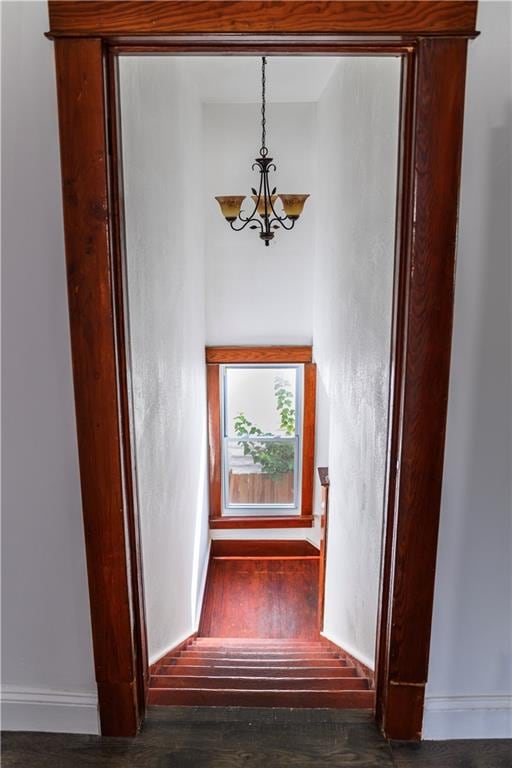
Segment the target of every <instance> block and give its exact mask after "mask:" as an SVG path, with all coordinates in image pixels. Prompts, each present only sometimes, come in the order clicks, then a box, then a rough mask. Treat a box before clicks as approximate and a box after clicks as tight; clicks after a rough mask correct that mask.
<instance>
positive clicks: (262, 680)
mask: <svg viewBox="0 0 512 768" xmlns="http://www.w3.org/2000/svg"><path fill="white" fill-rule="evenodd" d="M150 687H151V688H165V689H172V688H190V689H202V688H208V690H231V689H236V690H259V689H261V690H314V691H318V690H329V691H331V690H339V691H344V690H354V691H356V690H367V689H368V688H369V687H370V686H369V684H368V680H367V679H366V678H363V677H324V678H322V677H306V678H304V677H244V676H242V675H237V676H235V677H227V676H211V675H198V676H192V675H183V676H181V675H176V676H169V675H154V676H152V677H151V680H150Z"/></svg>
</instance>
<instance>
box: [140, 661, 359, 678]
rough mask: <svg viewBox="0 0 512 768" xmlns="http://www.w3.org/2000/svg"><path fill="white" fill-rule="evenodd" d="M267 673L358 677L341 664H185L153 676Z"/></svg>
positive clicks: (158, 669)
mask: <svg viewBox="0 0 512 768" xmlns="http://www.w3.org/2000/svg"><path fill="white" fill-rule="evenodd" d="M265 673H266V674H267V675H270V676H274V677H280V678H288V677H292V678H293V677H296V676H297V674H300V675H301V676H303V677H309V678H314V679H317V678H319V677H326V678H333V677H339V678H345V677H358V674H357V671H356V669H355V667H349V666H344V665H341V664H340V665H338V666H334V665H332V664H331V665H330V666H323V665H317V664H315V665H314V666H310V667H306V666H301V667H300V668H298V667H296V666H294V665H288V666H282V667H280V666H276V665H274V666H272V667H262V665H261V664H257V665H252V666H250V665H248V664H246V665H244V666H236V665H235V664H192V665H188V666H187V665H184V664H180V665H176V664H173V665H170V666H166V665H161V666H159V667H155V668H154V670H153V671H152V674H153V675H156V676H158V675H164V676H167V677H182V676H183V675H185V676H205V677H215V676H217V677H225V676H226V675H227V676H228V677H261V676H262V675H264V674H265Z"/></svg>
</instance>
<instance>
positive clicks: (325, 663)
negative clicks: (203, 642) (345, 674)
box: [162, 656, 346, 669]
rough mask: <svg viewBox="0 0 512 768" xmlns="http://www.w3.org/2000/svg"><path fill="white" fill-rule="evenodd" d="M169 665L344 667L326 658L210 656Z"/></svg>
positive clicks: (172, 661)
mask: <svg viewBox="0 0 512 768" xmlns="http://www.w3.org/2000/svg"><path fill="white" fill-rule="evenodd" d="M166 661H167V659H163V660H162V664H165V663H166ZM170 661H171V664H172V663H174V664H176V665H179V664H186V665H187V666H195V665H197V666H201V667H204V666H209V665H222V664H229V665H230V666H233V667H234V666H236V667H268V668H269V669H270V668H272V667H293V666H295V667H332V668H333V669H336V668H337V667H344V666H346V662H345V661H342V660H341V659H332V658H331V659H326V658H311V659H290V658H283V659H275V660H274V659H261V658H255V659H252V658H251V659H240V658H231V657H229V658H228V657H225V658H212V657H210V656H201V657H197V656H178V658H176V659H170Z"/></svg>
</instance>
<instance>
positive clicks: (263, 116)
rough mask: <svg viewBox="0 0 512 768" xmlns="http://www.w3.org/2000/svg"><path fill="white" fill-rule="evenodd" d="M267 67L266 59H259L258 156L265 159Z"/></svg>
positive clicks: (266, 151)
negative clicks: (259, 143)
mask: <svg viewBox="0 0 512 768" xmlns="http://www.w3.org/2000/svg"><path fill="white" fill-rule="evenodd" d="M266 65H267V59H266V57H265V56H262V58H261V150H260V154H261V155H262V156H263V157H265V155H267V154H268V149H267V147H266V145H265V142H266V140H267V117H266V114H265V108H266V85H267V78H266V74H265V67H266Z"/></svg>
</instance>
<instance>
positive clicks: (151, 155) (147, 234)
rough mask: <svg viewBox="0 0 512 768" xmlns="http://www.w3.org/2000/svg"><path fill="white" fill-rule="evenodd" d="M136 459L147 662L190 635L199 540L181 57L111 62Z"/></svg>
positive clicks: (190, 98) (194, 254) (195, 259)
mask: <svg viewBox="0 0 512 768" xmlns="http://www.w3.org/2000/svg"><path fill="white" fill-rule="evenodd" d="M120 87H121V118H122V127H123V136H122V138H123V171H124V188H125V209H126V251H127V262H128V293H129V316H130V337H131V359H132V378H133V382H132V383H133V398H134V426H135V443H136V447H135V461H136V464H137V477H138V485H139V508H140V518H141V527H142V553H143V563H144V582H145V596H146V611H147V628H148V644H149V656H150V661H153V660H155V659H157V658H159V657H160V656H161V655H163V653H165V651H166V650H168V649H169V648H170V647H172V646H174V645H176V643H178V642H179V641H180V640H181V639H183V638H184V637H186V636H187V635H189V634H191V633H192V632H193V631H195V629H196V628H197V626H196V622H197V618H198V601H199V598H200V594H199V593H200V587H201V579H202V574H203V570H204V566H205V560H206V555H207V542H208V499H207V486H206V478H207V472H206V389H205V365H204V346H205V332H204V251H203V231H202V210H201V196H200V194H199V190H200V189H201V187H202V178H201V172H202V168H201V106H200V102H199V99H198V97H197V95H196V94H195V93H194V90H193V88H191V85H190V82H189V80H188V78H187V76H186V61H184V60H183V59H172V58H164V57H125V58H122V59H121V61H120Z"/></svg>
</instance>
